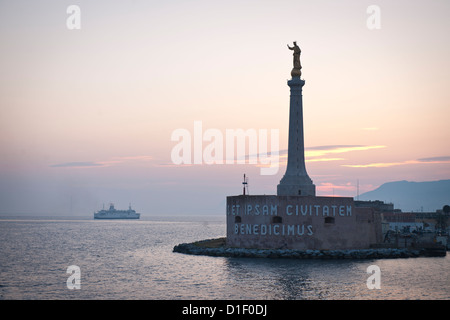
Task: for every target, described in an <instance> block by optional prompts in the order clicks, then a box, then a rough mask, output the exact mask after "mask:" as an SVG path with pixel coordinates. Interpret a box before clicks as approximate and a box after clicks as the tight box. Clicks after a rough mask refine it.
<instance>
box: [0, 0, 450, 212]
mask: <svg viewBox="0 0 450 320" xmlns="http://www.w3.org/2000/svg"><path fill="white" fill-rule="evenodd" d="M73 4H74V3H72V2H69V1H33V2H31V3H30V2H28V1H23V0H17V1H0V40H1V42H2V59H1V60H0V67H1V70H2V72H1V74H0V82H1V84H2V85H1V87H0V146H1V148H0V213H1V214H25V213H27V214H60V215H69V214H73V215H80V216H84V215H89V214H92V212H93V211H95V210H99V209H101V207H102V204H103V203H105V204H107V203H109V202H113V203H115V204H116V207H117V208H127V207H128V204H129V203H131V204H132V206H133V208H135V209H136V210H137V211H139V212H141V213H143V214H144V215H153V214H155V215H164V214H168V215H185V214H192V215H195V214H199V215H203V214H209V213H211V214H220V213H223V214H225V211H224V208H225V199H226V196H228V195H237V194H241V192H242V184H241V182H242V178H243V174H244V173H245V174H246V175H247V176H249V192H250V194H276V186H277V184H278V183H279V181H280V179H281V178H282V176H283V174H284V172H285V161H286V153H285V150H286V149H287V142H288V137H287V134H288V125H289V122H288V120H289V119H288V117H289V87H288V86H287V84H286V81H287V80H288V79H289V78H290V71H291V68H292V52H291V51H289V50H288V48H287V44H290V45H292V42H293V41H297V43H298V45H299V46H300V48H301V49H302V54H301V62H302V67H303V68H302V73H303V74H302V78H303V79H304V80H305V81H306V84H305V86H304V88H303V108H304V109H303V112H304V114H303V117H304V130H305V155H306V168H307V171H308V174H309V176H310V177H311V178H312V180H313V182H314V184H315V185H316V190H317V195H318V196H332V195H334V196H348V197H355V196H356V194H357V185H358V186H359V193H364V192H367V191H370V190H374V189H376V188H377V187H379V186H380V185H382V184H383V183H385V182H390V181H400V180H407V181H436V180H443V179H450V151H449V150H448V148H447V147H448V141H450V130H449V129H448V119H449V109H448V101H450V91H449V90H448V88H447V87H448V84H449V80H448V70H450V59H449V57H450V42H449V41H448V33H449V32H450V22H449V19H448V12H450V10H449V9H450V2H448V1H446V0H436V1H424V0H416V1H406V0H400V1H395V2H392V1H387V0H383V1H376V2H373V1H356V0H345V1H339V2H336V1H332V0H324V1H320V2H310V1H246V2H241V1H227V2H218V1H164V2H157V1H144V0H135V1H130V2H123V1H95V2H92V1H77V3H76V5H77V6H79V8H80V29H74V30H72V29H69V28H68V26H67V20H68V19H69V18H70V16H71V14H68V13H67V9H68V7H69V6H70V5H73ZM370 5H376V6H378V7H379V8H380V28H379V29H375V30H371V29H369V28H368V23H367V21H368V19H369V18H370V16H371V14H370V13H367V9H368V7H369V6H370ZM196 121H201V123H202V126H203V132H205V131H206V130H208V129H212V130H215V132H219V133H222V134H224V135H225V132H226V130H228V129H233V130H236V129H243V130H247V129H254V130H256V131H258V130H268V131H270V130H278V132H279V148H278V150H277V151H279V153H280V167H279V170H278V172H277V173H276V174H274V175H261V171H260V169H261V164H259V163H258V164H250V163H246V164H237V163H233V164H211V165H209V164H206V163H202V164H191V165H183V164H181V165H177V164H174V163H173V161H172V159H171V152H172V150H173V148H174V147H175V146H176V144H177V142H175V141H172V140H171V136H172V133H173V132H174V131H176V130H181V129H184V130H187V131H188V132H190V133H191V134H192V135H194V123H195V122H196ZM208 143H209V142H206V141H203V148H205V147H206V146H208ZM193 148H195V147H193ZM272 151H273V150H272ZM246 154H247V155H251V152H250V151H249V150H247V151H246ZM224 156H225V155H224ZM436 209H438V208H436Z"/></svg>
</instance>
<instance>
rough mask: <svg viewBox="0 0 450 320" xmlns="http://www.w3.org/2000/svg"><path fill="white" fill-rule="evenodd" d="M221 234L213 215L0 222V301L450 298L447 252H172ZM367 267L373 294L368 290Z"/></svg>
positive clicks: (221, 227)
mask: <svg viewBox="0 0 450 320" xmlns="http://www.w3.org/2000/svg"><path fill="white" fill-rule="evenodd" d="M225 234H226V225H225V217H224V216H221V215H217V216H196V217H188V216H165V217H163V216H161V217H159V216H141V219H140V220H94V219H93V218H92V217H14V216H10V217H6V216H3V217H1V218H0V299H33V300H44V299H45V300H46V299H164V300H168V299H196V300H197V299H227V300H228V299H246V300H247V299H270V300H287V299H424V300H427V299H450V255H449V254H447V256H446V257H433V258H424V257H421V258H409V259H371V260H291V259H265V258H259V259H258V258H226V257H207V256H192V255H185V254H181V253H174V252H172V248H173V247H174V246H175V245H177V244H180V243H183V242H192V241H196V240H204V239H211V238H217V237H224V236H225ZM374 265H375V266H378V267H379V271H380V273H379V279H378V280H379V284H380V286H379V289H376V288H373V286H372V287H371V286H369V285H368V279H369V277H371V276H372V274H371V273H368V270H372V269H373V268H372V269H370V268H369V267H370V266H374ZM73 266H75V267H78V270H79V273H78V274H76V275H75V274H74V273H72V272H73V271H72V270H74V269H73V268H72V269H71V268H70V267H73ZM74 276H76V277H78V280H79V282H78V284H79V287H78V288H77V287H76V286H75V285H74V284H75V281H72V278H73V277H74ZM71 277H72V278H71Z"/></svg>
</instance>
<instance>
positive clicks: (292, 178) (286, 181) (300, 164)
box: [277, 70, 316, 196]
mask: <svg viewBox="0 0 450 320" xmlns="http://www.w3.org/2000/svg"><path fill="white" fill-rule="evenodd" d="M291 74H292V79H291V80H289V81H288V83H287V84H288V86H289V87H290V88H291V98H290V106H289V108H290V112H289V146H288V162H287V168H286V173H285V174H284V176H283V178H282V179H281V181H280V184H279V185H278V186H277V195H279V196H315V195H316V186H315V185H314V184H313V182H312V180H311V179H310V177H309V176H308V173H307V172H306V167H305V146H304V138H303V99H302V88H303V86H304V85H305V81H304V80H301V79H300V75H297V74H298V73H297V74H295V73H294V70H293V71H292V73H291ZM300 74H301V73H300Z"/></svg>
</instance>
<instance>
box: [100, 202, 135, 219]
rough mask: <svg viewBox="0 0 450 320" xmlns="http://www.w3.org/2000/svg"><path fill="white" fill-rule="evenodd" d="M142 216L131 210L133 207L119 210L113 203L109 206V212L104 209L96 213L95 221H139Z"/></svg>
mask: <svg viewBox="0 0 450 320" xmlns="http://www.w3.org/2000/svg"><path fill="white" fill-rule="evenodd" d="M140 216H141V214H140V213H137V212H136V211H135V210H133V209H131V205H130V206H129V207H128V210H117V209H115V208H114V204H112V203H111V204H110V205H109V210H105V209H102V210H100V211H97V212H95V213H94V219H139V217H140Z"/></svg>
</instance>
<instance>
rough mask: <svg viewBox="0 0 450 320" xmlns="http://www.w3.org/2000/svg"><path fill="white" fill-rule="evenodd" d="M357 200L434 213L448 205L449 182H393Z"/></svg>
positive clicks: (404, 209)
mask: <svg viewBox="0 0 450 320" xmlns="http://www.w3.org/2000/svg"><path fill="white" fill-rule="evenodd" d="M359 200H381V201H384V202H386V203H393V204H394V208H395V209H401V210H402V211H404V212H408V211H422V210H423V211H424V212H435V211H436V210H437V209H442V207H443V206H444V205H446V204H449V205H450V180H439V181H427V182H411V181H395V182H387V183H384V184H382V185H381V186H380V187H378V188H377V189H375V190H373V191H369V192H366V193H363V194H361V195H360V196H359Z"/></svg>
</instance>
